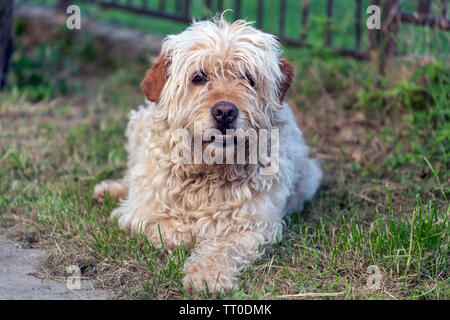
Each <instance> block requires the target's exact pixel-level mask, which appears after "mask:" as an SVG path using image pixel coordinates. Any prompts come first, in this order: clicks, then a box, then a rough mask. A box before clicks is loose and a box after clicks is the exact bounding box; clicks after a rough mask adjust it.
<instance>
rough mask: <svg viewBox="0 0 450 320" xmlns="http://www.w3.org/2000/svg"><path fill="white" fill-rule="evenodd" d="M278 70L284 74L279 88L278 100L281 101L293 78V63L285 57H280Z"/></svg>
mask: <svg viewBox="0 0 450 320" xmlns="http://www.w3.org/2000/svg"><path fill="white" fill-rule="evenodd" d="M280 70H281V73H282V74H283V75H284V76H283V80H282V81H281V83H280V88H279V92H280V102H281V103H282V102H283V101H284V98H285V97H286V93H287V92H288V90H289V88H290V87H291V84H292V81H293V79H294V64H293V63H292V62H290V61H289V60H287V59H280Z"/></svg>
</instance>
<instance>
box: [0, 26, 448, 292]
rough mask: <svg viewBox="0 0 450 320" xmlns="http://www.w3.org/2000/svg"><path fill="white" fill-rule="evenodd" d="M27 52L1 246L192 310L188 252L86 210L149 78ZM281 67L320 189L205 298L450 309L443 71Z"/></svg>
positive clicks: (20, 56)
mask: <svg viewBox="0 0 450 320" xmlns="http://www.w3.org/2000/svg"><path fill="white" fill-rule="evenodd" d="M149 20H150V19H149ZM18 28H19V29H20V24H19V26H18ZM24 37H26V35H25V34H23V33H22V34H21V33H20V32H19V33H18V37H16V40H17V41H16V44H17V49H16V52H15V56H14V63H13V73H12V75H11V81H10V83H9V85H8V88H7V90H6V91H5V92H3V93H0V129H1V130H0V176H1V179H0V230H1V233H4V234H6V235H7V236H9V237H10V238H12V239H15V240H16V241H18V242H19V243H20V244H21V245H22V246H24V247H40V248H45V249H46V251H47V258H46V262H45V265H44V266H42V268H41V269H40V271H39V272H40V274H41V275H42V276H43V277H44V276H45V277H52V278H64V277H67V276H68V274H67V273H66V270H67V267H69V266H70V265H73V264H75V265H78V266H79V267H80V269H81V271H82V276H83V278H86V279H89V280H91V281H93V282H94V283H96V285H97V286H98V287H101V288H105V289H108V290H111V291H113V292H115V293H116V294H117V296H118V297H122V298H133V299H135V298H137V299H186V298H197V297H194V296H192V295H191V293H189V292H185V291H184V290H183V288H182V285H181V278H182V266H183V263H184V261H185V259H186V257H187V256H188V255H189V254H190V252H189V251H188V250H186V249H185V248H183V247H178V248H177V249H176V250H175V251H174V252H173V253H171V254H168V253H165V252H163V251H162V250H160V249H157V248H155V247H154V246H153V245H152V244H151V243H149V242H148V241H147V240H146V239H145V238H143V237H141V236H130V235H128V234H127V233H125V232H123V231H122V230H120V229H119V227H118V225H117V223H116V222H114V221H111V220H110V219H109V214H110V213H111V211H112V209H113V208H114V207H115V206H116V205H117V203H115V202H114V201H112V200H111V199H107V200H106V202H105V203H104V204H102V205H100V204H96V203H94V202H93V201H92V198H91V194H92V190H93V187H94V185H95V184H96V183H98V182H99V181H101V180H103V179H110V178H116V177H120V176H121V174H122V173H123V170H124V168H125V165H126V152H125V149H124V144H125V136H124V130H125V126H126V117H127V114H128V112H129V111H130V110H131V109H132V108H134V107H135V106H137V105H139V104H140V103H141V102H142V94H141V93H140V91H139V82H140V80H141V76H142V75H143V74H144V71H145V67H146V66H143V65H140V64H136V65H128V66H126V67H121V68H116V69H107V68H106V69H105V68H102V69H98V68H96V67H95V66H92V65H86V63H85V62H86V61H89V60H91V58H92V56H93V55H94V56H95V55H96V53H95V52H92V51H91V50H90V47H89V42H87V43H78V44H76V47H74V44H71V43H69V44H68V42H67V39H65V38H64V37H59V38H57V39H58V40H55V41H54V42H52V43H49V44H41V45H39V46H34V47H32V48H30V47H27V46H26V45H25V44H26V43H27V42H26V41H22V40H23V39H24ZM62 53H63V54H62ZM286 55H287V56H288V57H289V58H290V59H291V60H293V61H294V62H295V64H296V67H297V70H298V71H297V77H296V81H295V85H294V87H293V88H292V90H291V91H290V93H289V97H288V101H289V103H290V105H291V106H295V109H294V111H295V113H296V116H297V118H298V122H299V124H300V126H301V128H302V130H303V131H304V133H305V136H306V139H307V140H308V143H309V144H310V145H311V146H312V152H313V154H314V155H315V156H317V157H318V158H319V159H321V162H322V167H323V169H324V171H325V180H324V183H323V185H322V187H321V189H320V191H319V192H318V194H317V196H316V197H315V198H314V200H313V201H312V202H310V203H309V204H308V205H307V206H306V208H305V210H304V211H303V212H301V213H293V214H292V215H290V216H289V217H288V218H286V229H285V232H284V238H283V240H282V241H281V242H280V243H278V244H277V245H275V246H274V247H271V248H266V250H265V254H264V255H263V257H262V258H261V259H259V260H258V261H257V262H256V263H255V264H253V265H252V266H251V267H250V268H248V269H247V270H245V271H244V272H243V273H242V275H241V277H240V280H239V285H240V289H237V290H234V291H232V292H229V293H226V294H223V295H221V296H220V297H218V298H223V299H228V298H234V299H267V298H279V297H280V298H302V297H309V298H323V299H443V300H445V299H449V298H450V290H449V288H450V286H449V280H448V279H449V273H448V269H449V266H448V256H449V251H448V241H449V231H448V218H449V210H450V209H449V203H448V197H449V194H450V189H449V188H450V186H449V176H448V172H449V170H448V169H449V167H450V165H449V161H448V152H449V149H450V141H449V136H450V135H449V134H448V124H447V123H448V121H449V117H450V115H449V108H448V106H449V96H448V87H449V82H450V81H449V74H450V71H449V69H448V64H445V61H440V60H437V61H436V62H434V63H432V64H428V65H426V66H424V67H422V68H419V69H418V71H417V72H415V75H414V76H412V77H411V78H409V80H407V81H403V82H399V83H396V84H391V85H390V84H388V82H389V80H390V79H378V78H377V76H376V75H375V74H374V73H373V66H371V65H370V64H366V63H362V62H357V61H354V60H352V59H347V58H340V57H335V56H333V55H330V53H329V52H324V51H322V50H318V49H314V50H298V49H287V50H286ZM24 61H25V62H24ZM27 61H31V62H32V63H28V62H27ZM399 70H400V69H399ZM50 72H51V74H50ZM399 72H400V71H398V70H394V71H393V74H395V73H399ZM50 75H51V76H50ZM30 79H34V80H33V81H31V80H30ZM55 79H58V81H62V83H61V84H60V85H58V84H57V82H55ZM379 83H382V85H383V86H382V87H381V88H380V86H379V85H378V84H379ZM61 88H67V89H65V90H60V89H61ZM118 88H120V90H118ZM378 276H380V277H379V279H380V282H379V287H377V286H376V284H377V279H378V278H377V277H378ZM368 284H369V285H368ZM370 284H374V285H375V287H373V286H371V285H370ZM370 288H372V289H370ZM299 294H300V295H299ZM301 294H303V296H302V295H301ZM314 295H318V296H317V297H315V296H314ZM199 297H200V298H208V299H210V298H214V297H213V296H212V295H211V294H209V293H208V292H201V293H200V296H199Z"/></svg>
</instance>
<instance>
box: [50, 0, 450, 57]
mask: <svg viewBox="0 0 450 320" xmlns="http://www.w3.org/2000/svg"><path fill="white" fill-rule="evenodd" d="M80 1H83V2H87V3H92V4H96V5H99V6H101V7H104V8H115V9H118V10H124V11H128V12H134V13H137V14H143V15H149V16H154V17H160V18H165V19H170V20H173V21H178V22H183V23H189V22H190V21H191V20H192V17H193V15H192V6H193V4H192V2H193V1H191V0H174V3H175V6H174V9H172V10H169V9H168V8H167V1H165V0H80ZM245 1H255V2H256V3H255V6H254V7H255V8H256V9H255V10H256V12H255V14H254V16H255V17H256V26H257V27H258V28H260V29H262V27H263V24H264V9H265V8H264V5H265V1H264V0H245ZM270 1H273V0H270ZM311 1H314V0H299V2H300V3H301V4H300V12H299V13H298V19H299V21H300V22H301V23H300V24H301V28H300V31H299V34H298V36H297V37H288V36H287V35H286V32H285V30H286V24H287V23H289V22H290V21H287V19H286V16H287V15H286V13H287V0H279V12H274V15H279V19H278V21H279V33H278V34H276V35H277V36H278V38H279V39H280V40H281V41H282V42H283V43H284V44H286V45H289V46H297V47H302V46H305V47H309V46H311V44H310V43H309V42H308V28H309V14H310V2H311ZM337 1H342V0H337ZM59 2H60V5H61V6H62V7H65V6H66V5H67V4H68V3H69V2H70V1H68V0H59ZM149 2H152V4H153V5H152V6H150V4H149ZM155 2H157V6H155ZM242 2H243V1H242V0H233V1H232V3H233V5H231V7H224V1H223V0H215V1H213V0H204V2H203V6H204V8H205V9H206V10H205V11H206V12H208V13H209V14H210V15H213V14H214V13H215V12H222V11H223V10H225V9H232V10H233V14H234V18H235V19H239V18H241V12H242V11H241V9H242ZM354 2H355V12H354V34H353V35H349V36H352V37H354V38H355V46H354V47H353V48H347V47H338V46H335V45H334V43H333V32H332V30H333V14H334V13H333V8H334V3H335V1H333V0H326V6H325V8H324V17H326V26H325V39H324V46H325V47H328V48H330V49H332V50H333V51H335V52H337V53H339V54H341V55H346V56H352V57H355V58H358V59H369V58H371V54H370V52H371V51H372V52H373V51H374V50H378V51H379V50H380V48H381V50H383V51H384V53H383V54H382V56H383V57H388V56H389V55H391V54H393V53H395V51H396V49H395V48H396V44H395V37H392V35H394V36H395V35H396V32H397V31H398V26H399V24H400V23H401V22H404V23H411V24H417V25H424V26H429V27H430V28H436V29H441V30H450V20H448V19H447V18H446V16H447V8H448V1H447V0H441V1H440V16H439V17H436V16H432V15H431V1H430V0H417V1H415V3H417V4H418V5H417V9H416V11H415V12H407V11H405V10H403V8H402V0H371V1H370V3H371V4H374V5H378V6H380V7H381V8H382V17H383V19H382V21H383V25H382V29H381V30H374V31H370V32H368V33H369V48H368V49H367V50H363V49H362V46H361V38H362V28H365V23H363V14H365V11H366V8H365V7H364V8H363V5H362V0H354ZM228 3H230V2H228ZM207 17H208V15H205V16H204V17H200V18H207ZM384 37H385V38H386V39H387V40H386V41H383V38H384Z"/></svg>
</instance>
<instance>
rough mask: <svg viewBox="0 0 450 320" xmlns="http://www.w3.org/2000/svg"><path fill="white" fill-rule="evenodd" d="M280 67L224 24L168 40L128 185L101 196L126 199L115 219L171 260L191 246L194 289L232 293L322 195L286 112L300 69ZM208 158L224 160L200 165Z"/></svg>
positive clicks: (268, 38)
mask: <svg viewBox="0 0 450 320" xmlns="http://www.w3.org/2000/svg"><path fill="white" fill-rule="evenodd" d="M280 56H281V48H280V44H279V42H278V41H277V39H276V38H275V37H274V36H272V35H270V34H267V33H264V32H261V31H259V30H256V29H254V28H253V27H252V26H251V25H250V24H249V23H247V22H244V21H236V22H234V23H232V24H230V23H228V22H226V21H225V20H224V18H223V17H217V18H215V19H213V20H211V21H201V22H194V23H193V24H192V25H191V26H190V27H189V28H188V29H187V30H185V31H184V32H182V33H180V34H178V35H171V36H168V37H167V38H166V39H165V40H164V41H163V46H162V51H161V55H160V56H159V58H158V59H157V60H156V62H155V63H154V64H153V66H152V68H151V69H150V70H149V71H148V72H147V74H146V76H145V78H144V80H143V81H142V83H141V87H142V89H143V91H144V93H145V95H146V97H147V100H146V104H145V106H141V107H140V108H139V109H138V110H136V111H132V112H131V118H130V121H129V124H128V128H127V131H126V135H127V137H128V144H127V151H128V156H129V159H128V170H127V172H126V174H125V177H124V178H123V179H121V180H117V181H103V182H102V183H100V184H99V185H97V186H96V187H95V189H94V198H95V199H97V200H98V201H103V197H104V193H105V192H107V193H109V194H110V195H111V196H112V197H115V198H117V199H121V200H122V201H121V202H120V206H119V207H118V208H117V209H115V210H114V211H113V213H112V216H113V217H115V218H117V219H118V222H119V224H120V226H121V227H122V228H124V229H126V230H128V231H130V232H131V233H133V234H137V233H143V234H144V235H145V236H146V237H147V238H148V239H149V240H150V241H151V242H152V243H153V244H154V245H155V246H158V247H163V248H165V249H168V250H171V249H173V248H174V247H175V246H177V245H179V244H181V243H184V244H185V245H186V246H188V247H190V246H193V250H192V253H191V255H190V256H189V258H188V259H187V260H186V263H185V265H184V278H183V284H184V286H185V287H186V288H187V289H203V288H205V287H206V288H209V290H214V291H216V292H218V291H221V290H228V289H230V288H232V287H235V286H236V285H237V277H238V275H239V271H240V270H241V269H242V268H243V267H245V266H246V265H248V264H249V263H251V262H252V261H254V260H255V259H256V258H257V257H259V256H260V255H261V253H262V247H263V246H264V245H267V244H271V243H274V242H275V241H277V240H280V239H281V231H282V225H283V216H284V215H285V214H287V213H292V212H297V211H298V210H301V209H302V208H303V204H304V202H305V201H306V200H309V199H311V198H312V196H313V195H314V193H315V191H316V189H317V188H318V186H319V183H320V179H321V170H320V168H319V166H318V165H317V163H316V161H315V160H313V159H311V158H309V156H308V147H307V146H306V145H305V143H304V141H303V138H302V133H301V131H300V129H299V128H298V126H297V124H296V122H295V120H294V115H293V113H292V111H291V109H290V108H289V106H288V105H287V104H286V103H285V102H284V98H285V95H286V93H287V91H288V89H289V87H290V85H291V82H292V79H293V73H294V70H293V65H292V64H291V63H290V62H289V61H287V60H286V59H282V58H281V57H280ZM180 129H181V131H182V132H185V133H186V134H184V135H183V134H181V135H180V134H179V133H180ZM208 130H209V131H211V130H213V133H214V134H212V135H211V134H209V137H207V138H205V135H206V132H207V131H208ZM238 130H241V132H242V131H245V132H249V131H252V132H256V133H259V132H263V131H264V130H265V131H266V133H267V134H266V135H265V136H264V135H262V136H259V139H260V140H266V141H262V142H264V143H266V142H267V144H266V145H267V146H268V147H267V148H266V149H264V147H261V145H264V143H262V144H259V147H258V148H252V146H254V145H255V144H256V145H258V143H260V142H261V141H258V143H256V142H255V140H252V139H250V137H252V135H251V134H248V135H247V136H245V137H244V138H243V139H239V140H240V143H239V142H237V140H238V139H237V138H235V137H234V136H233V132H237V131H238ZM199 132H200V133H199ZM273 132H277V134H275V135H272V133H273ZM199 135H200V139H201V143H200V144H195V143H193V142H192V139H190V137H194V140H195V139H197V138H198V137H199ZM269 135H270V137H272V136H275V138H276V139H269ZM261 137H263V138H261ZM264 137H265V138H264ZM277 137H278V138H277ZM269 140H270V141H269ZM238 147H241V149H242V148H243V150H244V153H245V157H244V160H243V161H241V162H237V163H236V159H237V157H236V154H234V155H233V154H232V155H231V156H229V155H228V153H227V152H228V151H233V150H234V151H235V150H236V149H238ZM260 149H261V150H267V149H269V150H270V153H271V155H270V159H269V162H267V161H265V162H264V163H263V161H262V160H264V159H265V160H267V158H268V156H266V157H260V158H258V160H257V161H253V162H251V161H250V160H249V158H251V157H250V153H251V150H253V151H255V150H260ZM174 150H176V152H174ZM180 150H181V151H186V152H187V156H186V155H184V156H183V157H177V155H179V153H180ZM189 151H193V152H192V153H190V152H189ZM205 151H208V152H209V154H210V155H211V156H212V157H216V158H215V159H216V160H217V156H218V155H221V156H223V153H224V152H225V153H226V155H225V156H226V158H227V160H226V162H225V163H223V162H220V161H215V162H213V163H211V162H208V163H206V162H205V161H198V154H199V153H200V156H202V155H204V154H205ZM258 152H259V151H258ZM272 156H276V157H272ZM241 160H242V159H241ZM275 162H276V163H275ZM269 167H270V168H269ZM265 169H270V170H265Z"/></svg>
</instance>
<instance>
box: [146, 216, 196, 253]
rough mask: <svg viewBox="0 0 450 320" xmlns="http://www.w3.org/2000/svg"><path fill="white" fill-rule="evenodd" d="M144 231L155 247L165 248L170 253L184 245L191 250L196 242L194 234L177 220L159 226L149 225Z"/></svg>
mask: <svg viewBox="0 0 450 320" xmlns="http://www.w3.org/2000/svg"><path fill="white" fill-rule="evenodd" d="M143 231H144V234H145V235H146V236H147V239H148V240H149V241H150V242H151V243H153V245H154V246H155V247H157V248H164V249H166V250H168V251H169V252H170V251H171V250H172V249H174V248H175V246H177V245H181V244H182V243H183V244H184V246H185V248H186V249H189V248H190V247H191V245H192V242H193V240H194V238H193V233H192V232H191V231H190V230H188V229H186V225H185V224H184V223H182V222H181V221H179V220H176V219H165V220H162V221H160V222H158V223H157V224H147V225H146V226H145V228H144V230H143Z"/></svg>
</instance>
